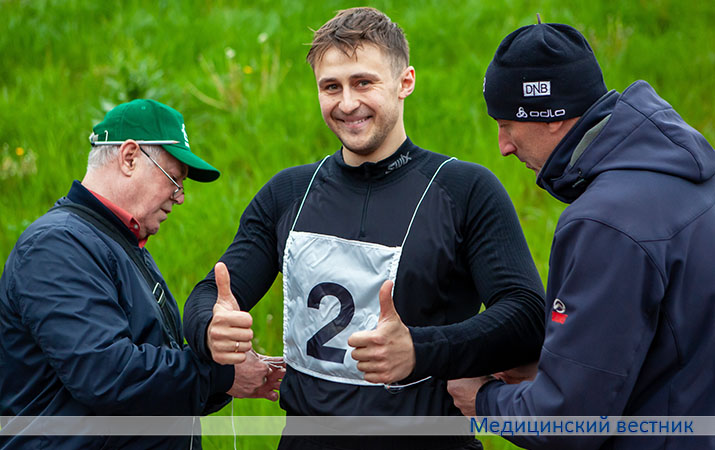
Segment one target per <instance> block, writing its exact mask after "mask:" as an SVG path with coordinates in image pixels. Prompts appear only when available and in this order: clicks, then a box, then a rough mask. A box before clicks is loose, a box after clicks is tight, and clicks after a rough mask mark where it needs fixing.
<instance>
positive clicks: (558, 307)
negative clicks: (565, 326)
mask: <svg viewBox="0 0 715 450" xmlns="http://www.w3.org/2000/svg"><path fill="white" fill-rule="evenodd" d="M568 316H569V315H568V314H566V305H565V304H564V302H562V301H561V300H559V299H558V298H557V299H556V300H554V307H553V310H552V311H551V321H552V322H558V323H564V322H566V318H567V317H568Z"/></svg>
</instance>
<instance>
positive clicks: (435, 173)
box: [401, 156, 457, 247]
mask: <svg viewBox="0 0 715 450" xmlns="http://www.w3.org/2000/svg"><path fill="white" fill-rule="evenodd" d="M454 159H457V158H455V157H454V156H453V157H451V158H449V159H448V160H446V161H444V162H442V164H440V165H439V167H437V170H435V171H434V175H432V178H431V179H430V180H429V183H427V187H426V188H425V191H424V192H423V193H422V197H420V201H419V202H417V207H416V208H415V212H414V213H413V214H412V219H410V225H409V226H408V227H407V232H406V233H405V238H404V239H403V240H402V245H401V246H402V247H404V246H405V242H407V236H409V235H410V229H411V228H412V222H414V221H415V217H416V216H417V211H418V210H419V209H420V205H421V204H422V200H424V198H425V196H426V195H427V191H429V188H430V186H432V182H433V181H434V179H435V178H437V174H438V173H439V171H440V170H442V167H444V165H445V164H447V163H448V162H450V161H452V160H454Z"/></svg>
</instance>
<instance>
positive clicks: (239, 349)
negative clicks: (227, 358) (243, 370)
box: [233, 341, 241, 353]
mask: <svg viewBox="0 0 715 450" xmlns="http://www.w3.org/2000/svg"><path fill="white" fill-rule="evenodd" d="M233 351H234V352H236V353H238V352H240V351H241V341H236V347H235V348H234V349H233Z"/></svg>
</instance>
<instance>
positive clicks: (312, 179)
mask: <svg viewBox="0 0 715 450" xmlns="http://www.w3.org/2000/svg"><path fill="white" fill-rule="evenodd" d="M328 158H330V155H328V156H326V157H325V158H323V160H322V161H320V164H318V168H317V169H315V172H313V177H312V178H311V179H310V183H308V188H307V189H306V190H305V194H304V195H303V200H302V201H301V202H300V207H299V208H298V212H297V213H296V215H295V220H294V221H293V226H292V227H290V231H293V230H294V229H295V224H296V223H298V217H300V212H301V211H302V210H303V205H304V204H305V199H306V198H308V192H310V187H311V186H312V185H313V181H314V180H315V176H316V175H318V172H320V168H321V167H323V163H324V162H325V161H326V160H327V159H328Z"/></svg>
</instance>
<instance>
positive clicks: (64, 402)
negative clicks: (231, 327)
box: [0, 100, 276, 449]
mask: <svg viewBox="0 0 715 450" xmlns="http://www.w3.org/2000/svg"><path fill="white" fill-rule="evenodd" d="M90 140H91V142H92V145H93V149H92V150H91V151H90V154H89V158H88V167H87V173H86V175H85V177H84V179H83V180H82V182H79V181H75V182H74V183H73V184H72V187H71V188H70V191H69V193H68V194H67V196H66V197H63V198H61V199H60V200H58V201H57V203H56V205H55V207H54V208H52V209H51V210H50V211H49V212H48V213H47V214H45V215H43V216H42V217H40V218H39V219H38V220H36V221H35V222H34V223H33V224H32V225H30V226H29V227H28V228H27V229H26V230H25V231H24V232H23V234H22V235H21V236H20V238H19V240H18V241H17V244H16V245H15V247H14V248H13V250H12V252H11V253H10V256H9V257H8V260H7V262H6V263H5V268H4V271H3V274H2V278H0V415H1V416H2V426H3V431H6V430H15V432H16V434H15V435H11V436H3V437H2V438H0V448H3V449H5V448H7V449H11V448H12V449H15V448H82V449H99V448H123V449H147V448H157V449H177V448H189V446H192V447H193V448H200V447H201V441H200V436H198V435H197V436H194V438H193V440H192V438H190V437H189V436H126V435H116V436H102V435H92V434H91V433H90V434H88V433H85V434H84V435H83V434H82V429H81V428H80V427H78V426H77V427H73V428H71V429H64V430H62V432H63V433H73V432H76V433H78V434H77V435H76V436H71V435H64V436H48V435H43V434H42V433H46V432H47V428H46V426H44V425H43V419H42V418H39V419H38V420H37V421H35V422H36V425H37V424H39V430H38V427H37V426H35V428H34V432H35V434H36V435H34V436H33V435H32V433H29V434H24V435H23V434H22V433H24V432H25V431H26V430H25V429H24V428H23V425H16V424H17V423H18V422H19V423H27V422H23V419H22V417H19V416H113V415H123V416H154V415H158V416H177V415H183V416H196V415H200V414H207V413H210V412H213V411H215V410H217V409H219V408H220V407H222V406H223V405H225V404H226V403H227V402H228V400H229V399H230V397H229V395H227V394H231V395H234V396H243V397H246V396H256V395H254V394H255V393H256V392H259V391H260V393H261V394H264V395H262V396H265V397H267V398H270V397H271V394H270V393H269V392H268V391H267V390H265V389H263V390H261V389H260V388H261V387H263V386H264V385H265V384H266V383H268V384H270V385H269V386H268V387H269V388H272V387H276V384H275V383H273V384H271V383H272V381H273V377H271V375H270V373H269V369H268V368H267V367H262V366H265V364H264V363H262V362H258V361H255V360H254V359H251V360H249V361H248V362H246V363H243V364H239V365H237V366H236V368H235V369H234V367H233V366H220V365H219V364H216V363H214V362H211V361H210V360H201V359H200V358H199V357H198V356H197V355H196V353H194V352H193V351H192V350H191V349H190V348H188V346H186V345H185V344H184V343H183V341H184V338H183V335H182V332H181V322H180V316H179V310H178V308H177V305H176V301H175V300H174V298H173V297H172V295H171V293H170V292H169V288H168V286H167V285H166V283H165V282H164V280H163V277H162V275H161V273H160V272H159V269H158V268H157V267H156V264H155V263H154V260H153V259H152V257H151V255H150V254H149V252H148V251H147V249H146V248H145V246H144V244H145V243H146V242H147V239H148V238H149V236H151V235H154V234H156V233H157V232H158V231H159V228H160V226H161V223H162V222H163V221H164V220H166V219H167V216H168V215H169V214H170V213H171V211H172V210H173V208H175V207H176V206H179V205H181V204H183V202H184V182H185V179H186V178H191V179H194V180H197V181H202V182H209V181H213V180H215V179H216V178H218V176H219V172H218V170H216V169H215V168H213V167H212V166H211V165H209V164H208V163H206V162H205V161H203V160H202V159H200V158H199V157H198V156H196V155H195V154H194V153H193V152H192V150H191V148H190V147H189V141H188V136H187V134H186V131H185V127H184V119H183V117H182V116H181V114H180V113H179V112H178V111H176V110H174V109H172V108H170V107H168V106H166V105H163V104H161V103H159V102H156V101H153V100H134V101H131V102H129V103H124V104H121V105H119V106H117V107H116V108H114V109H112V110H111V111H109V112H108V113H107V115H106V117H105V118H104V120H103V121H102V122H100V123H99V124H97V125H96V126H95V127H94V133H93V134H92V137H91V138H90ZM233 317H234V318H236V319H237V322H238V323H239V325H240V330H239V333H238V334H239V336H238V338H239V339H240V340H241V342H242V343H244V347H243V349H242V350H244V352H243V353H245V351H246V350H248V348H250V339H251V336H252V333H251V330H250V328H249V327H250V316H249V315H248V314H247V313H236V314H234V316H233ZM239 353H241V352H239ZM239 353H237V356H238V355H239ZM242 359H246V357H245V356H243V358H242ZM261 369H263V371H261ZM249 372H250V373H251V374H252V377H249V376H247V374H248V373H249ZM264 377H267V378H270V379H271V381H268V379H265V380H266V381H264ZM268 390H270V389H268ZM275 396H276V395H275V393H273V397H275ZM273 399H275V398H273ZM149 423H150V421H149ZM114 430H115V431H117V432H119V434H121V433H124V434H126V433H127V431H130V430H127V429H122V428H121V426H119V427H115V428H114ZM38 431H39V432H40V433H38ZM91 431H94V432H95V433H96V432H97V430H96V429H93V430H91ZM99 434H101V433H99ZM156 434H157V435H160V434H162V430H157V433H156Z"/></svg>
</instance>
